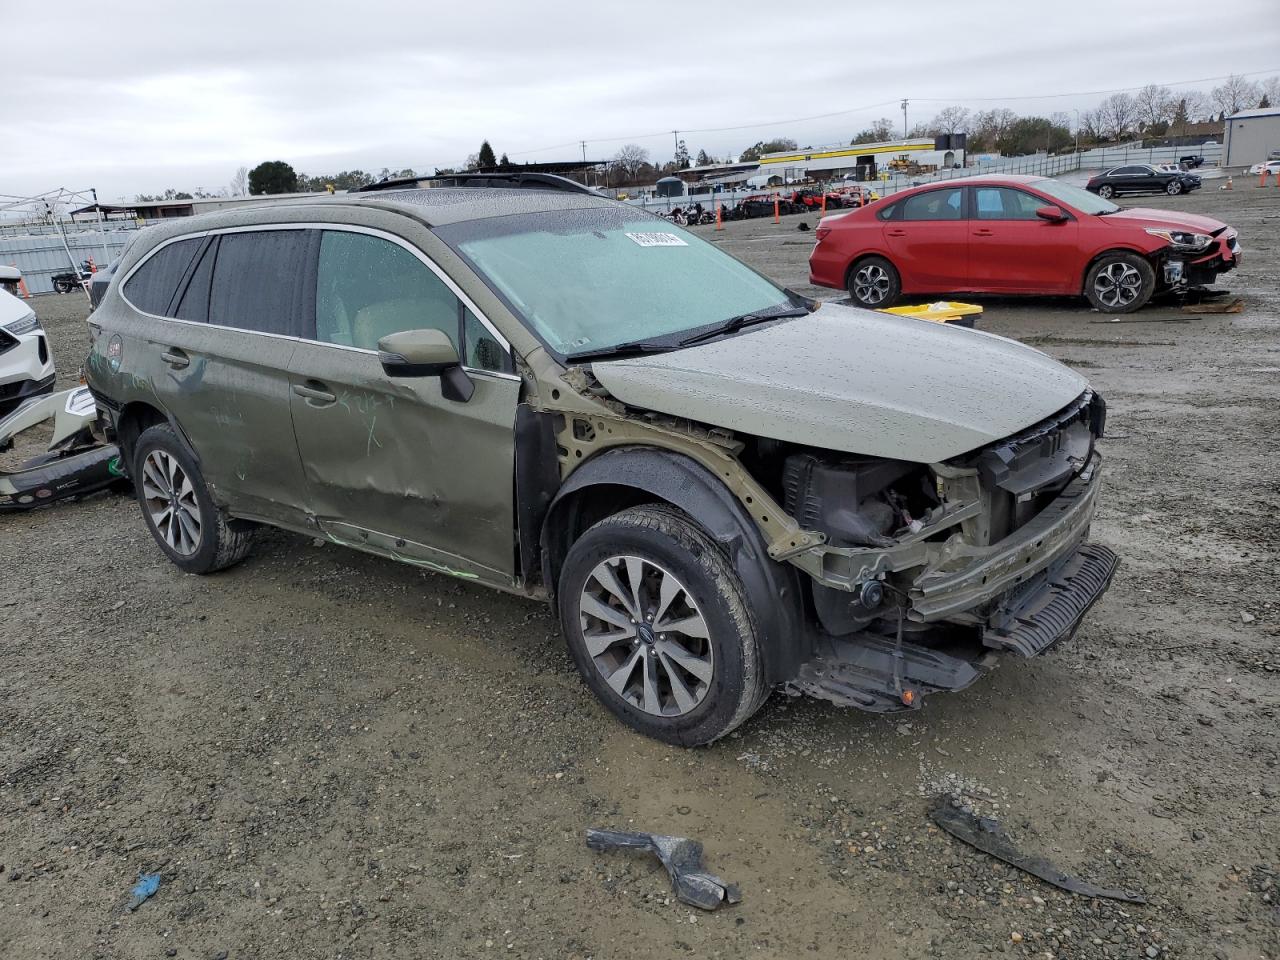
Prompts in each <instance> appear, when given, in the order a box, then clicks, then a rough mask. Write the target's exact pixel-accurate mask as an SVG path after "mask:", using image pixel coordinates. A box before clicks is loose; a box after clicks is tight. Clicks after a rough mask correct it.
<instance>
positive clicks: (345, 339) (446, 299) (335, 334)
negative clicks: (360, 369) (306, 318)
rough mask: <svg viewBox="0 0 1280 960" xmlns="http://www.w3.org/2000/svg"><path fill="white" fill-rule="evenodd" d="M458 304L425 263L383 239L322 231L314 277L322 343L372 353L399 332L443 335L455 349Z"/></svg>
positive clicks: (339, 231) (345, 232)
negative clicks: (318, 260)
mask: <svg viewBox="0 0 1280 960" xmlns="http://www.w3.org/2000/svg"><path fill="white" fill-rule="evenodd" d="M461 322H462V303H461V301H459V299H458V297H457V296H455V295H454V293H453V291H452V290H450V289H449V287H448V286H447V285H446V284H445V282H444V281H443V280H441V279H440V278H439V277H438V276H436V274H435V272H434V271H433V270H431V268H430V267H428V266H427V265H426V264H425V263H423V262H422V261H421V260H420V259H419V258H418V257H417V256H415V255H414V254H413V253H411V252H410V251H409V250H407V249H405V248H404V247H402V246H400V244H398V243H392V242H391V241H390V240H387V239H386V238H384V237H375V236H371V235H369V234H366V233H350V232H347V231H343V230H325V231H324V232H323V234H322V235H321V239H320V262H319V267H318V269H317V272H316V334H315V337H316V339H317V340H320V341H321V342H323V343H334V344H339V345H341V346H346V347H359V348H361V349H363V350H377V349H378V341H379V340H381V339H382V338H383V337H385V336H387V335H388V334H392V333H400V332H401V331H403V330H425V329H435V330H443V331H444V332H445V333H446V334H448V336H449V339H450V340H452V341H453V344H454V346H455V347H456V346H457V345H458V329H459V326H460V325H461Z"/></svg>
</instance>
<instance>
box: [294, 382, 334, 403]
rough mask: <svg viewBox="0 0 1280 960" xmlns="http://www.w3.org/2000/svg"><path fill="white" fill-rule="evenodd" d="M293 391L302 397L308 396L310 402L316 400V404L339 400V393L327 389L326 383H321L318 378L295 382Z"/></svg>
mask: <svg viewBox="0 0 1280 960" xmlns="http://www.w3.org/2000/svg"><path fill="white" fill-rule="evenodd" d="M308 384H315V386H308ZM293 392H294V393H296V394H297V395H298V396H300V397H304V398H306V400H307V402H308V403H310V402H311V401H312V400H314V401H315V402H316V404H318V405H320V406H325V405H327V404H330V403H337V402H338V397H337V395H336V394H333V393H330V392H329V391H328V390H325V389H324V384H323V383H320V382H319V381H318V380H308V381H307V382H306V383H295V384H294V385H293Z"/></svg>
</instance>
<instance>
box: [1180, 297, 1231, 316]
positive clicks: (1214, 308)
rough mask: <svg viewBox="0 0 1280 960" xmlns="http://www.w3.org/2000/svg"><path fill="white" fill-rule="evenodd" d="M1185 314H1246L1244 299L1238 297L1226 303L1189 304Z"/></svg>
mask: <svg viewBox="0 0 1280 960" xmlns="http://www.w3.org/2000/svg"><path fill="white" fill-rule="evenodd" d="M1182 310H1183V312H1184V313H1244V299H1243V298H1241V297H1236V298H1235V299H1233V300H1228V301H1227V302H1226V303H1188V304H1186V305H1185V306H1184V307H1183V308H1182Z"/></svg>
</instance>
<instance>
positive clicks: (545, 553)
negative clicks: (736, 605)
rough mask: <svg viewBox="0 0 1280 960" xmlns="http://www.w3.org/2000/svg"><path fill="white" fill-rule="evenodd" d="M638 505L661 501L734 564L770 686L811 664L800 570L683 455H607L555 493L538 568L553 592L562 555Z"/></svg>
mask: <svg viewBox="0 0 1280 960" xmlns="http://www.w3.org/2000/svg"><path fill="white" fill-rule="evenodd" d="M644 503H663V504H667V505H668V506H671V507H674V508H676V509H677V510H679V511H681V512H682V513H684V514H685V515H686V516H688V517H689V518H690V520H692V521H693V522H694V523H696V524H697V525H698V526H699V527H701V528H702V529H703V530H704V531H705V532H706V533H707V535H708V536H710V537H711V539H712V540H713V541H715V543H716V545H717V546H718V547H719V548H720V549H721V550H722V551H723V552H724V554H725V556H726V557H727V558H728V559H729V561H730V562H731V563H732V564H733V567H734V570H735V572H736V573H737V574H738V576H739V578H740V579H741V580H742V584H743V587H744V590H745V592H746V595H747V596H748V597H750V598H752V599H753V600H755V599H756V598H767V602H765V603H759V602H753V604H752V615H753V617H754V618H755V624H756V629H757V632H758V637H759V640H760V646H761V655H762V657H763V660H764V666H765V675H766V677H767V678H768V681H769V683H771V684H774V683H780V682H782V681H783V680H786V679H789V678H790V677H791V676H793V675H794V674H795V672H796V671H797V670H798V669H799V666H800V664H801V663H803V662H804V661H805V660H807V659H809V650H808V649H807V647H808V642H807V630H806V628H805V618H804V609H803V601H802V599H801V598H802V596H803V594H802V591H801V589H800V587H801V584H800V580H799V577H800V574H799V571H798V570H796V569H795V568H794V567H792V566H791V565H790V564H779V563H775V562H774V561H772V560H770V559H769V555H768V551H767V548H766V544H765V542H764V539H763V538H762V537H761V535H760V531H759V528H758V527H756V525H755V524H754V523H753V522H752V520H751V518H750V516H748V515H747V513H746V511H745V510H744V509H743V507H742V505H741V504H739V503H738V501H737V499H736V498H735V497H734V495H733V494H732V493H731V492H730V491H729V490H728V489H726V488H725V487H724V485H723V484H721V483H720V482H719V481H718V480H717V478H716V477H715V475H713V474H712V473H711V472H710V471H708V470H707V469H706V468H705V467H703V466H701V465H700V464H698V463H697V462H696V461H694V460H693V459H691V458H690V457H687V456H685V455H683V454H679V453H674V452H671V451H668V450H659V449H654V448H649V447H620V448H614V449H611V450H606V451H604V452H602V453H599V454H597V455H596V456H594V457H592V458H591V459H590V460H589V461H587V462H586V463H584V464H582V466H580V467H578V468H577V469H576V470H575V471H574V472H573V474H572V475H571V476H570V477H569V479H568V480H567V481H566V482H565V483H564V485H563V486H562V487H561V488H560V490H559V492H558V493H557V494H556V497H555V499H554V500H553V501H552V503H551V505H550V507H549V508H548V510H547V515H546V519H545V521H544V523H543V525H542V533H541V544H542V567H543V577H544V580H545V582H546V584H547V587H548V589H549V590H550V591H551V593H552V594H553V595H554V593H555V591H556V589H557V587H558V584H559V577H560V571H561V569H562V567H563V564H564V560H565V557H566V556H567V555H568V553H569V549H570V548H571V547H572V546H573V543H574V541H575V540H577V538H578V537H580V536H581V535H582V534H583V533H585V532H586V530H587V529H588V528H590V527H591V526H592V525H593V524H594V523H596V522H598V521H599V520H602V519H604V518H605V517H606V516H610V515H612V514H614V513H617V512H619V511H621V510H625V509H627V508H629V507H633V506H638V505H640V504H644Z"/></svg>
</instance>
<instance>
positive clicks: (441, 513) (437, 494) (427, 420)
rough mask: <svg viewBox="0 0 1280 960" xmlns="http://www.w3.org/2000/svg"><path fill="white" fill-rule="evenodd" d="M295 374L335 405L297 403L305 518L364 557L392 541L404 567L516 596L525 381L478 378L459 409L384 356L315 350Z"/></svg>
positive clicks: (296, 363) (303, 350) (437, 385)
mask: <svg viewBox="0 0 1280 960" xmlns="http://www.w3.org/2000/svg"><path fill="white" fill-rule="evenodd" d="M290 370H291V379H292V380H293V382H294V384H295V385H305V384H306V383H307V382H308V381H315V382H319V383H323V384H324V385H325V387H326V389H327V390H329V391H331V392H332V393H333V394H334V396H335V397H336V399H335V401H333V402H326V401H317V400H315V399H311V398H306V397H302V396H299V395H297V394H294V395H293V397H292V404H293V424H294V429H295V431H296V433H297V441H298V442H297V446H298V449H299V450H300V451H301V453H302V462H303V464H304V465H305V475H306V489H307V502H308V506H309V509H310V510H311V511H312V512H313V513H314V515H315V518H316V522H317V523H318V525H319V526H320V528H321V529H322V530H324V531H325V532H326V534H327V535H329V536H330V537H332V538H334V539H336V540H338V541H339V542H343V543H349V544H351V545H353V546H359V547H362V548H368V547H369V546H370V545H374V546H376V544H373V539H374V535H375V534H386V535H390V537H391V539H390V541H389V548H388V551H389V552H394V551H398V554H393V555H397V559H402V560H408V561H410V562H426V564H427V565H428V566H430V565H432V564H439V566H440V567H441V568H444V569H442V571H441V572H446V573H452V574H458V573H462V574H463V575H471V576H477V577H479V578H480V579H484V580H487V581H493V580H495V579H496V580H499V581H505V582H506V583H507V585H509V584H510V581H511V580H512V578H513V577H514V575H515V536H514V533H513V531H514V528H515V517H514V507H513V499H514V485H515V432H514V429H515V416H516V404H517V401H518V399H519V393H520V382H519V380H518V379H516V378H514V377H507V376H499V375H489V374H484V373H480V372H478V371H473V372H472V373H471V376H472V379H473V381H474V383H475V393H474V394H472V396H471V398H470V400H468V401H467V402H465V403H463V402H457V401H454V400H448V399H446V398H445V397H444V396H443V395H442V392H441V380H440V378H439V377H409V378H401V379H393V378H391V377H388V376H387V374H386V372H385V371H384V370H383V369H382V365H381V363H380V362H379V361H378V356H377V354H376V353H373V352H371V351H366V350H355V349H349V348H343V347H335V346H331V345H328V344H322V343H311V342H302V343H299V344H298V347H297V350H296V352H295V353H294V355H293V358H292V362H291V364H290ZM336 521H341V525H337V524H336V523H335V522H336ZM360 531H367V532H369V534H370V536H369V538H365V537H364V536H363V534H362V533H361V532H360ZM397 541H399V542H398V543H397ZM420 545H421V546H420ZM428 548H429V549H428Z"/></svg>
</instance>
